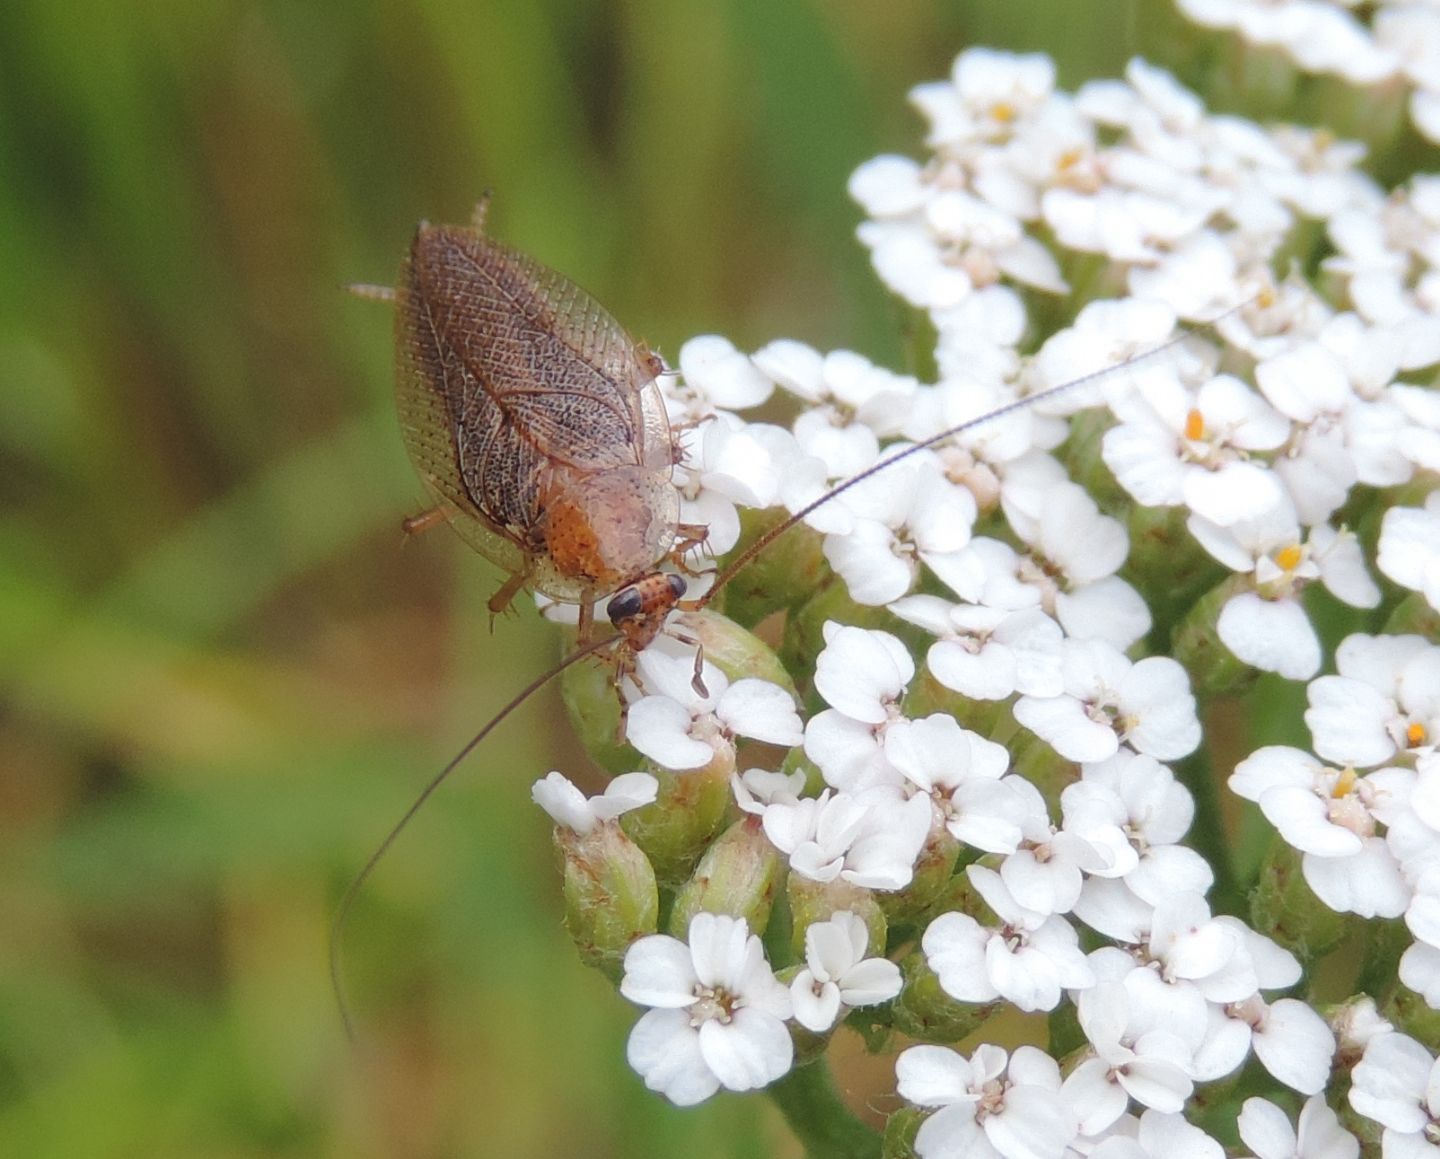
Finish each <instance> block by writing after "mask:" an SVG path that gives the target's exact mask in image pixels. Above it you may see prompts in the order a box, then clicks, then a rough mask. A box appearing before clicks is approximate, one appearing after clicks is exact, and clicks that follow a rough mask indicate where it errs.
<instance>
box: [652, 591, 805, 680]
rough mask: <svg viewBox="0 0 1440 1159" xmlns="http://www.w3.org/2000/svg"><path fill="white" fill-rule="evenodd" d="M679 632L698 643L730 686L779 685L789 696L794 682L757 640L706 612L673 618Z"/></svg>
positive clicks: (706, 610)
mask: <svg viewBox="0 0 1440 1159" xmlns="http://www.w3.org/2000/svg"><path fill="white" fill-rule="evenodd" d="M676 624H677V625H678V630H679V631H680V632H683V633H685V634H686V635H689V636H692V637H694V638H695V639H696V640H698V641H699V643H700V647H701V648H702V649H703V650H704V653H705V660H706V662H707V663H710V664H713V665H715V667H716V668H718V669H720V671H721V672H723V673H725V675H726V677H728V678H729V680H730V681H731V683H734V682H735V681H736V680H743V679H745V678H746V677H747V676H754V677H758V678H759V679H761V680H768V681H770V683H771V684H778V685H780V687H781V688H783V689H785V690H786V691H787V692H789V693H791V694H792V695H793V694H794V692H795V682H794V681H793V680H792V679H791V678H790V673H789V672H787V671H786V670H785V666H784V665H783V664H781V663H780V658H779V657H778V656H776V655H775V653H774V652H773V651H772V650H771V649H770V646H769V645H768V644H766V643H765V641H763V640H762V639H760V637H759V636H756V635H755V634H754V633H752V632H749V631H747V630H746V629H745V628H742V627H741V626H740V625H739V624H737V623H736V622H735V621H734V620H731V619H727V618H726V617H725V616H722V615H720V614H719V613H717V612H712V611H710V610H709V609H708V608H707V609H705V610H703V611H699V612H682V613H680V615H679V616H677V617H676Z"/></svg>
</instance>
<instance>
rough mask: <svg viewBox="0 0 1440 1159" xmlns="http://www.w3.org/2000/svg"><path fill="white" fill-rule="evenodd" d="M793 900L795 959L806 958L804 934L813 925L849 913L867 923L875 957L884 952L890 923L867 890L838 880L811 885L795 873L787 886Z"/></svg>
mask: <svg viewBox="0 0 1440 1159" xmlns="http://www.w3.org/2000/svg"><path fill="white" fill-rule="evenodd" d="M785 891H786V894H787V895H788V897H789V899H790V920H791V923H792V927H791V931H790V944H791V947H792V948H793V950H794V953H795V957H796V958H799V959H800V960H802V961H803V960H804V958H805V931H806V930H807V929H808V928H809V927H810V925H811V924H812V923H814V922H825V921H829V920H830V917H831V915H833V914H837V913H839V912H840V911H842V910H849V911H851V912H852V913H854V914H856V915H857V916H859V917H860V919H861V920H862V921H864V923H865V925H866V927H867V928H868V930H869V931H870V943H869V948H870V952H871V953H872V954H883V953H884V952H885V936H886V932H887V923H886V921H885V914H884V913H883V912H882V911H881V909H880V905H879V903H878V902H877V901H876V900H875V895H874V894H873V893H872V892H871V891H870V890H868V889H866V888H865V887H864V886H860V885H851V884H850V883H849V882H848V881H844V880H842V879H840V878H836V879H835V880H834V881H826V882H820V881H811V880H810V879H809V878H808V877H801V876H800V875H799V874H798V873H792V874H791V875H790V878H789V880H788V881H787V882H786V883H785Z"/></svg>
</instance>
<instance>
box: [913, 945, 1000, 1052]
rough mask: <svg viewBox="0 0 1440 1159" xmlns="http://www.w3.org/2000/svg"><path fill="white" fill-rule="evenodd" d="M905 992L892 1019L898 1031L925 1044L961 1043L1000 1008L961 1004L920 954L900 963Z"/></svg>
mask: <svg viewBox="0 0 1440 1159" xmlns="http://www.w3.org/2000/svg"><path fill="white" fill-rule="evenodd" d="M900 971H901V973H902V974H904V976H905V988H904V989H903V990H901V991H900V997H899V998H897V999H895V1005H894V1007H893V1008H892V1012H891V1018H892V1021H893V1024H894V1027H895V1029H896V1030H898V1031H900V1032H901V1033H902V1034H908V1035H909V1036H910V1037H911V1038H914V1039H918V1040H919V1041H921V1042H959V1041H960V1040H961V1039H962V1038H964V1037H965V1036H966V1035H968V1034H972V1033H974V1032H975V1030H977V1029H978V1028H979V1027H980V1026H981V1025H983V1024H984V1023H985V1021H986V1020H987V1019H988V1018H989V1017H990V1015H991V1014H993V1013H994V1012H995V1010H996V1008H997V1004H996V1003H993V1002H990V1003H984V1004H981V1005H977V1004H976V1003H973V1002H957V1001H956V1000H955V999H954V998H951V997H950V995H948V994H947V993H945V991H944V990H943V989H941V987H940V979H939V978H938V977H937V976H936V974H935V971H933V970H932V969H930V966H929V965H928V964H927V963H926V961H925V955H924V954H923V953H921V952H920V951H919V950H917V951H915V953H913V954H911V955H910V956H909V957H907V958H906V959H905V960H904V961H903V962H901V963H900Z"/></svg>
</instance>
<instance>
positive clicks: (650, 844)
mask: <svg viewBox="0 0 1440 1159" xmlns="http://www.w3.org/2000/svg"><path fill="white" fill-rule="evenodd" d="M734 765H735V762H734V758H733V755H732V756H731V759H730V760H729V761H728V762H727V761H724V760H722V759H719V758H717V759H716V760H714V761H712V762H711V763H710V764H708V765H706V766H705V767H704V768H701V769H695V770H693V771H690V772H683V773H677V772H672V771H671V770H669V769H662V768H658V767H656V766H653V765H652V766H648V767H649V771H650V772H652V773H653V774H654V775H655V779H656V780H658V781H659V782H660V791H659V794H658V796H657V797H656V799H655V802H654V804H651V805H646V806H644V807H643V808H640V809H636V810H634V811H633V812H630V813H626V814H625V816H624V817H622V818H621V819H620V824H621V826H622V827H623V828H624V830H625V832H626V833H627V834H628V835H629V836H630V839H631V840H632V841H634V842H635V844H636V845H638V846H639V847H640V848H641V849H643V850H644V851H645V855H646V856H647V857H649V858H650V864H651V865H653V866H654V867H655V877H656V879H657V880H658V881H659V882H660V884H661V885H664V886H676V885H679V884H680V883H681V882H683V881H684V880H685V879H686V878H687V877H689V876H690V873H691V871H692V870H693V869H694V868H695V865H696V863H697V862H698V861H699V860H700V858H701V856H702V855H703V854H704V852H705V848H706V846H708V845H709V844H710V842H711V841H712V840H713V839H714V837H715V834H716V833H718V832H719V831H720V828H721V826H722V825H724V823H725V816H726V811H727V810H728V809H729V807H730V774H731V773H732V772H733V771H734Z"/></svg>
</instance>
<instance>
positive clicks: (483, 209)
mask: <svg viewBox="0 0 1440 1159" xmlns="http://www.w3.org/2000/svg"><path fill="white" fill-rule="evenodd" d="M490 197H491V191H490V190H488V189H487V190H485V191H484V192H483V193H481V194H480V200H479V201H477V202H476V203H475V208H474V209H473V210H471V211H470V224H471V225H472V226H473V227H474V228H475V231H476V232H477V233H484V232H485V215H486V213H488V212H489V210H490Z"/></svg>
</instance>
